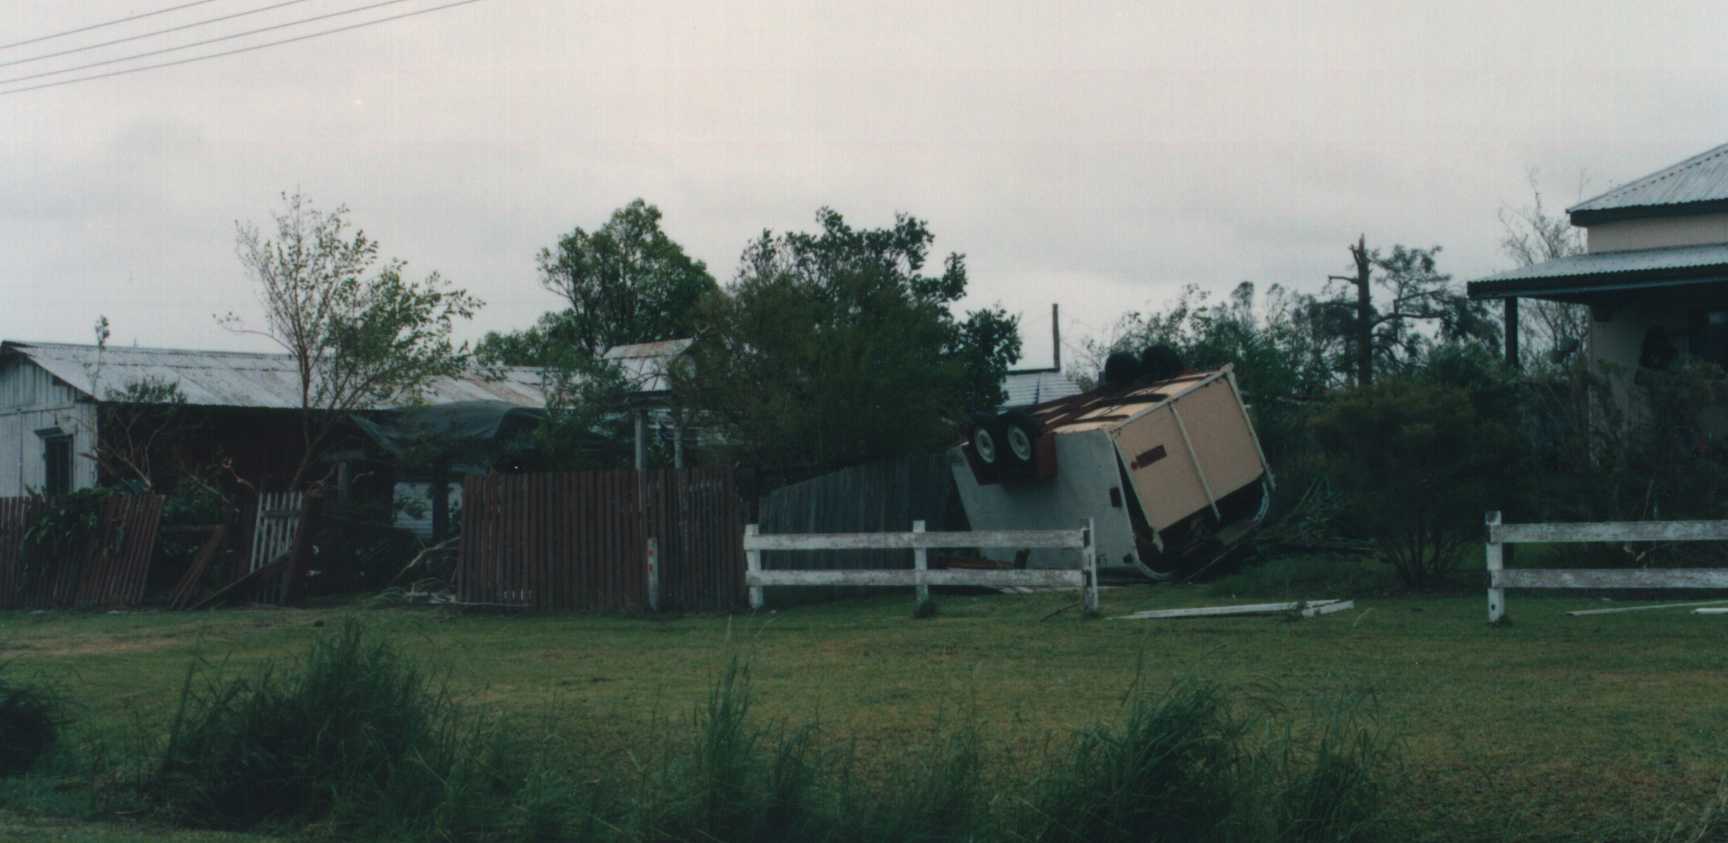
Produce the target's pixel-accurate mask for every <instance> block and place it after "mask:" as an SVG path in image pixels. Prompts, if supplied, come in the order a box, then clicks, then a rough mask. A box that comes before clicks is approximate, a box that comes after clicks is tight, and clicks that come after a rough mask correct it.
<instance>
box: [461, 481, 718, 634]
mask: <svg viewBox="0 0 1728 843" xmlns="http://www.w3.org/2000/svg"><path fill="white" fill-rule="evenodd" d="M743 535H744V533H743V520H742V514H741V512H740V506H739V500H738V494H737V487H736V485H735V484H734V482H733V477H732V471H731V469H725V468H693V469H681V470H680V469H659V470H654V471H647V472H641V473H638V472H634V471H591V472H569V473H560V474H499V475H490V476H486V477H471V478H468V480H467V481H465V482H464V484H463V487H462V568H461V573H460V574H459V578H458V583H457V594H458V596H459V597H460V599H461V600H463V601H464V602H470V603H493V604H503V605H512V606H522V607H525V608H534V609H576V610H589V611H593V610H599V611H641V610H644V609H650V608H658V609H672V610H683V611H727V610H730V609H733V608H738V607H741V606H742V605H743V600H744V587H743V583H744V556H743V550H742V541H743ZM651 541H652V546H653V553H652V557H651V555H650V551H649V548H650V542H651ZM650 558H652V559H654V561H655V563H656V568H657V574H658V577H657V579H658V588H656V589H653V591H654V592H656V593H657V596H658V600H651V599H650V597H651V589H650V582H649V581H650V572H649V560H650ZM656 603H657V605H655V604H656Z"/></svg>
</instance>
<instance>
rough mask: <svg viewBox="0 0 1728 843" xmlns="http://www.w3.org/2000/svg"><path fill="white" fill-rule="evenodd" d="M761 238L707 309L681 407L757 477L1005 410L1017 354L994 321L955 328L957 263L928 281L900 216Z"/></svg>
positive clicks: (835, 215)
mask: <svg viewBox="0 0 1728 843" xmlns="http://www.w3.org/2000/svg"><path fill="white" fill-rule="evenodd" d="M816 221H817V224H818V226H819V229H818V230H817V231H815V232H813V233H810V232H787V233H782V234H775V233H773V232H771V231H764V232H763V233H762V235H761V236H760V237H758V238H757V239H756V240H754V241H752V242H751V243H750V244H749V245H748V246H747V247H746V248H745V250H744V254H743V258H742V260H741V265H740V267H739V269H738V274H737V276H736V277H735V279H734V280H733V281H732V282H731V283H730V284H729V285H728V286H727V287H726V289H725V290H723V291H721V292H719V293H717V294H715V295H712V296H710V297H709V298H708V300H707V301H706V302H705V304H704V307H703V310H702V314H701V320H700V323H699V331H698V335H697V344H696V346H695V348H694V350H693V354H694V361H693V362H694V366H693V367H692V369H691V372H692V373H693V376H684V377H679V378H677V380H676V383H677V389H678V391H679V392H680V393H682V394H683V400H684V401H685V403H686V404H687V406H690V407H692V408H694V409H696V410H698V411H700V412H701V413H702V415H703V417H704V418H705V419H706V420H707V421H708V423H709V424H711V425H712V426H714V427H717V428H718V430H719V432H720V433H721V435H722V436H723V437H724V439H725V440H726V441H727V442H728V443H730V444H731V445H733V446H735V447H737V448H738V449H740V450H741V451H742V452H743V454H744V455H745V456H746V457H748V458H749V459H751V460H752V461H753V462H755V463H756V464H758V465H763V466H771V467H779V468H789V469H797V468H813V467H821V466H829V465H836V464H843V463H848V462H856V461H860V460H866V459H872V458H877V457H882V456H888V455H893V454H899V453H906V452H909V451H916V450H921V449H927V448H933V447H938V446H941V445H943V444H946V443H947V442H948V440H949V439H950V438H951V437H952V436H953V435H954V430H955V423H956V422H957V421H958V420H959V419H961V418H962V417H963V416H964V414H965V413H966V412H967V411H969V410H976V409H984V408H994V407H996V406H997V405H999V404H1000V403H1001V401H1002V393H1001V379H1002V375H1003V373H1004V372H1006V370H1007V368H1008V366H1009V364H1010V363H1012V362H1013V361H1014V360H1015V359H1016V358H1018V356H1019V353H1020V334H1019V328H1018V320H1017V318H1015V317H1011V316H1009V315H1008V314H1007V313H1006V312H1005V311H1003V310H1002V309H1001V308H999V307H997V308H988V309H983V310H976V311H972V312H970V313H967V314H966V315H965V317H964V318H959V317H956V316H955V314H954V312H953V310H952V307H953V305H954V303H955V302H956V301H958V300H959V299H960V298H961V297H962V296H964V295H965V293H966V282H967V277H966V262H965V259H964V257H962V256H961V255H958V254H950V255H949V256H948V257H947V258H946V260H944V261H943V263H942V265H941V269H940V271H939V272H931V271H929V270H928V269H927V264H928V262H929V253H930V246H931V244H932V242H934V239H935V237H934V235H933V234H932V233H931V232H930V229H929V227H928V226H927V225H926V224H925V223H924V221H922V220H919V219H916V218H914V217H911V216H907V215H904V214H901V215H898V216H896V217H895V220H894V224H893V225H892V226H890V227H887V228H874V229H872V228H853V227H852V226H850V225H848V224H847V223H846V220H845V219H844V218H843V217H842V216H841V215H840V213H839V212H837V211H834V210H832V209H827V208H824V209H822V210H821V211H819V212H817V215H816Z"/></svg>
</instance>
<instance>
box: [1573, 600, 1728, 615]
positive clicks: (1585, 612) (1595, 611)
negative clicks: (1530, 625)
mask: <svg viewBox="0 0 1728 843" xmlns="http://www.w3.org/2000/svg"><path fill="white" fill-rule="evenodd" d="M1724 603H1728V600H1699V601H1696V602H1692V603H1652V604H1647V605H1643V606H1616V607H1614V608H1612V609H1580V610H1579V611H1576V612H1567V613H1566V614H1567V615H1568V616H1570V617H1574V618H1582V617H1586V616H1588V615H1618V614H1622V613H1625V612H1650V611H1654V610H1656V609H1690V608H1692V607H1693V606H1720V605H1722V604H1724Z"/></svg>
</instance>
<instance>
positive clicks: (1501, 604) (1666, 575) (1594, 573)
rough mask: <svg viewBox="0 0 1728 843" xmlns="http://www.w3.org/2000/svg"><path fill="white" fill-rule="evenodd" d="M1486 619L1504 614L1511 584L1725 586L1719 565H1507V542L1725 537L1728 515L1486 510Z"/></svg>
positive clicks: (1727, 576) (1727, 575)
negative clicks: (1617, 516) (1609, 516)
mask: <svg viewBox="0 0 1728 843" xmlns="http://www.w3.org/2000/svg"><path fill="white" fill-rule="evenodd" d="M1487 520H1488V548H1487V556H1488V621H1489V622H1490V623H1493V622H1495V621H1498V620H1500V619H1501V618H1503V617H1505V616H1506V589H1509V588H1728V569H1723V568H1640V569H1629V570H1623V569H1612V568H1606V569H1605V568H1546V569H1540V568H1538V569H1529V568H1524V569H1517V568H1515V569H1513V570H1507V569H1506V567H1505V559H1504V557H1503V553H1502V550H1501V549H1502V548H1503V547H1504V546H1506V545H1509V544H1529V543H1539V544H1553V543H1560V542H1696V541H1728V521H1600V522H1592V523H1579V524H1540V523H1539V524H1502V523H1500V513H1498V512H1490V513H1488V519H1487Z"/></svg>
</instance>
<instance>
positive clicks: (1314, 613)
mask: <svg viewBox="0 0 1728 843" xmlns="http://www.w3.org/2000/svg"><path fill="white" fill-rule="evenodd" d="M1354 608H1356V601H1354V600H1339V601H1337V602H1336V603H1323V604H1321V605H1319V606H1315V605H1310V606H1309V607H1308V608H1306V609H1303V610H1302V617H1305V618H1317V617H1319V616H1321V615H1330V614H1332V613H1333V612H1342V611H1345V610H1348V609H1354Z"/></svg>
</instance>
